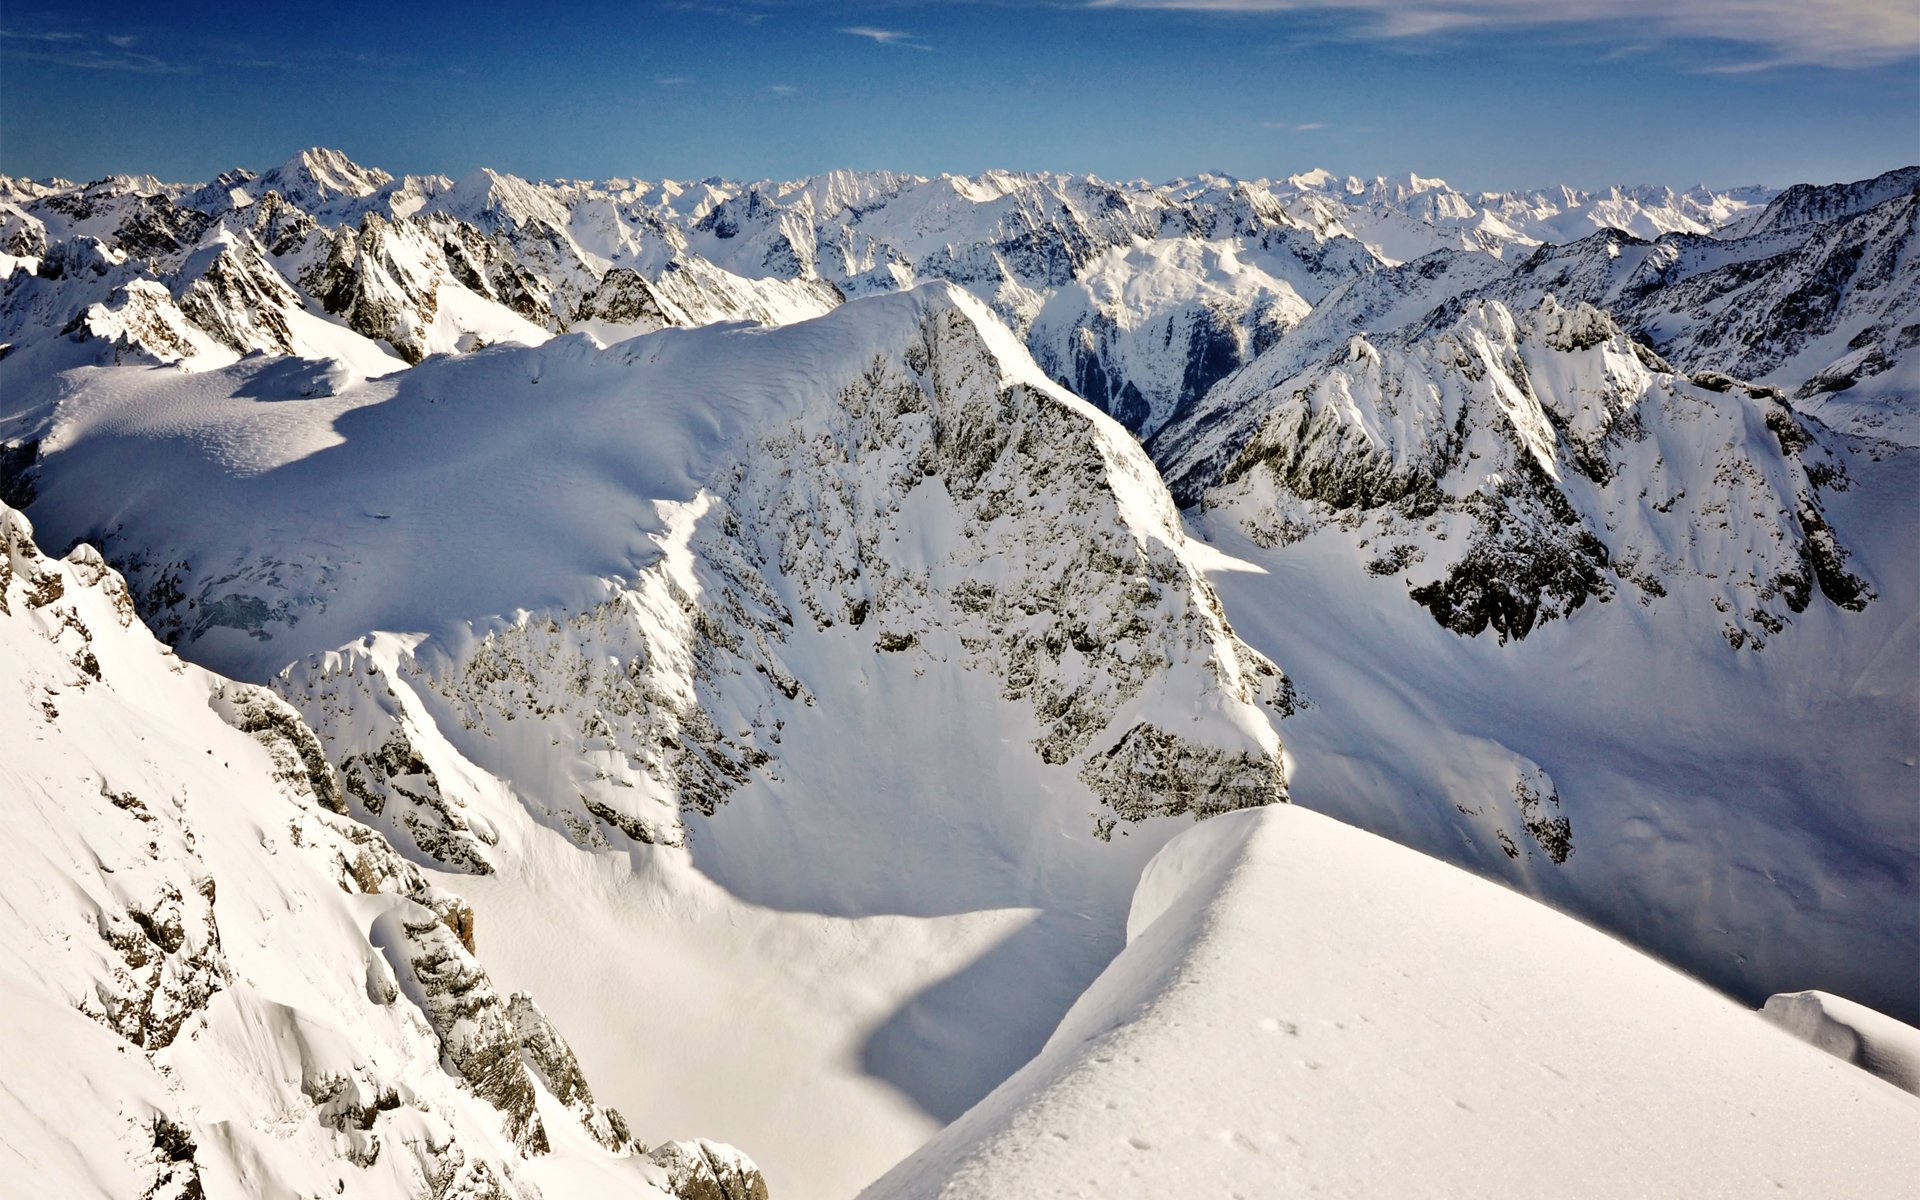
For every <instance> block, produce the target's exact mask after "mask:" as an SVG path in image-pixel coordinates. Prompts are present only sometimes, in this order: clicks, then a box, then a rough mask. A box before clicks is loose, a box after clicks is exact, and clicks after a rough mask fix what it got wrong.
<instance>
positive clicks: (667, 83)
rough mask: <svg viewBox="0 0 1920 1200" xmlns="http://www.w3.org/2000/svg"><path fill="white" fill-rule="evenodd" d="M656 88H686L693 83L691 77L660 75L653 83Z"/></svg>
mask: <svg viewBox="0 0 1920 1200" xmlns="http://www.w3.org/2000/svg"><path fill="white" fill-rule="evenodd" d="M653 82H654V84H655V86H658V87H686V86H687V85H688V84H690V83H692V82H693V76H691V75H662V76H661V77H660V78H658V79H656V80H654V81H653Z"/></svg>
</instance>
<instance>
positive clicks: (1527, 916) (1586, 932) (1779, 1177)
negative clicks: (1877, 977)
mask: <svg viewBox="0 0 1920 1200" xmlns="http://www.w3.org/2000/svg"><path fill="white" fill-rule="evenodd" d="M1770 1009H1771V1006H1770ZM1769 1015H1772V1014H1771V1011H1770V1012H1769ZM1909 1032H1910V1031H1909ZM1917 1116H1920V1102H1916V1101H1915V1099H1914V1098H1913V1097H1911V1096H1908V1095H1905V1094H1903V1093H1901V1092H1899V1091H1897V1090H1895V1089H1894V1088H1891V1087H1888V1086H1887V1085H1886V1084H1884V1083H1882V1082H1881V1081H1879V1080H1877V1079H1874V1078H1872V1077H1871V1076H1870V1075H1868V1074H1867V1073H1866V1072H1865V1071H1861V1070H1857V1069H1855V1068H1853V1067H1852V1066H1850V1065H1848V1064H1846V1063H1842V1062H1839V1061H1837V1060H1835V1059H1833V1058H1829V1057H1827V1056H1825V1055H1823V1054H1821V1053H1819V1052H1818V1051H1816V1050H1814V1049H1813V1048H1812V1047H1809V1046H1806V1045H1802V1044H1800V1043H1799V1042H1798V1041H1796V1040H1795V1039H1793V1038H1791V1037H1789V1036H1786V1035H1785V1034H1784V1033H1783V1032H1782V1031H1780V1030H1778V1029H1775V1028H1773V1027H1772V1026H1771V1025H1770V1024H1769V1023H1768V1022H1767V1021H1766V1020H1764V1019H1762V1018H1761V1016H1760V1015H1758V1014H1756V1013H1754V1012H1751V1011H1748V1010H1743V1009H1742V1008H1740V1007H1739V1006H1737V1005H1735V1004H1733V1003H1731V1002H1729V1001H1728V1000H1726V999H1725V998H1724V997H1722V996H1719V995H1717V994H1715V993H1714V992H1713V991H1711V990H1709V989H1708V988H1705V987H1703V986H1701V985H1700V984H1699V983H1697V982H1695V981H1694V980H1692V979H1690V978H1688V977H1687V976H1685V975H1682V974H1680V973H1679V972H1676V971H1673V970H1671V969H1669V968H1667V967H1664V966H1662V965H1660V964H1659V963H1656V962H1654V961H1653V960H1651V959H1649V958H1646V957H1645V956H1643V955H1641V954H1639V953H1637V952H1635V951H1633V950H1631V949H1629V948H1628V947H1626V946H1624V945H1622V944H1621V943H1619V942H1616V941H1614V940H1612V939H1610V938H1608V937H1606V936H1605V935H1603V934H1600V933H1598V932H1596V931H1595V930H1593V929H1590V928H1588V927H1586V926H1583V925H1581V924H1579V923H1578V922H1576V921H1573V920H1571V919H1569V918H1567V917H1564V916H1562V915H1560V914H1558V913H1555V912H1553V911H1552V910H1551V909H1548V908H1545V907H1543V906H1540V905H1536V904H1532V903H1529V902H1528V901H1526V900H1523V899H1521V898H1520V897H1518V896H1515V895H1514V894H1512V893H1511V892H1509V891H1507V890H1505V889H1503V888H1500V887H1497V886H1493V885H1491V884H1488V883H1487V882H1485V881H1484V880H1480V879H1476V878H1474V877H1473V876H1471V875H1468V874H1467V873H1465V872H1463V871H1459V870H1457V869H1455V868H1453V867H1449V866H1447V865H1445V864H1443V863H1441V862H1439V861H1436V860H1434V859H1431V858H1427V857H1426V856H1424V855H1421V854H1417V853H1415V852H1413V851H1410V850H1407V849H1405V848H1403V847H1400V846H1396V845H1394V844H1392V843H1390V842H1387V841H1385V840H1383V839H1380V838H1376V837H1373V836H1372V835H1370V834H1366V833H1362V832H1360V831H1359V830H1356V829H1352V828H1350V827H1348V826H1344V825H1341V824H1338V823H1336V822H1334V821H1331V820H1328V819H1327V818H1325V817H1323V816H1320V815H1318V814H1316V813H1312V812H1308V811H1305V810H1303V809H1300V808H1297V807H1286V808H1276V809H1268V810H1265V811H1260V812H1246V813H1235V814H1233V815H1231V816H1229V817H1225V818H1222V819H1221V820H1218V821H1212V822H1208V823H1207V824H1206V825H1204V826H1201V827H1199V828H1197V829H1194V830H1191V831H1189V832H1187V833H1185V834H1182V835H1181V836H1180V837H1179V838H1177V839H1175V840H1174V841H1173V842H1171V843H1169V844H1168V845H1167V846H1166V847H1165V848H1164V849H1163V850H1162V851H1161V852H1160V854H1159V855H1158V856H1157V857H1156V858H1155V859H1154V860H1153V862H1152V863H1151V864H1149V866H1148V868H1147V870H1146V872H1145V874H1144V875H1143V876H1142V878H1141V881H1140V885H1139V888H1138V889H1137V891H1136V892H1135V895H1134V903H1133V913H1132V916H1131V917H1130V919H1129V921H1128V925H1127V948H1126V950H1125V951H1124V952H1123V953H1122V954H1121V955H1120V956H1119V957H1118V958H1116V959H1115V960H1114V962H1113V963H1112V964H1111V965H1110V966H1109V967H1108V968H1107V970H1106V972H1105V973H1104V974H1102V975H1101V977H1100V978H1099V980H1097V981H1096V982H1095V983H1094V984H1093V986H1092V987H1091V988H1089V989H1088V990H1087V992H1086V994H1085V995H1084V996H1082V997H1081V999H1080V1001H1079V1003H1077V1004H1076V1005H1075V1006H1074V1008H1073V1011H1072V1012H1070V1013H1068V1014H1067V1016H1066V1018H1065V1019H1064V1020H1063V1021H1062V1022H1061V1023H1060V1027H1059V1029H1057V1030H1056V1031H1055V1033H1054V1035H1053V1037H1052V1039H1051V1040H1049V1041H1048V1043H1047V1046H1046V1048H1045V1049H1044V1050H1043V1051H1042V1052H1041V1053H1040V1055H1039V1056H1038V1057H1037V1058H1035V1059H1034V1061H1033V1062H1031V1063H1030V1064H1028V1065H1027V1066H1026V1067H1025V1068H1024V1069H1023V1070H1021V1071H1020V1073H1019V1074H1017V1075H1015V1076H1014V1077H1013V1078H1012V1079H1010V1080H1008V1081H1007V1083H1006V1084H1004V1085H1003V1086H1002V1087H1001V1088H1000V1089H999V1090H997V1091H996V1092H995V1093H994V1094H993V1095H992V1096H990V1097H988V1098H987V1099H986V1100H985V1101H983V1102H982V1103H981V1104H980V1105H978V1106H977V1107H976V1108H974V1109H973V1110H972V1111H970V1112H969V1113H967V1114H966V1115H965V1116H963V1117H961V1118H960V1119H959V1120H957V1121H955V1122H954V1123H953V1124H952V1125H950V1126H949V1127H947V1129H945V1130H944V1131H942V1132H941V1133H940V1134H939V1135H938V1136H936V1137H935V1138H934V1139H933V1140H932V1141H930V1142H929V1143H928V1144H927V1145H926V1146H925V1147H923V1148H922V1149H921V1150H920V1151H919V1152H918V1153H916V1154H914V1155H913V1156H912V1157H910V1158H909V1159H907V1160H906V1161H905V1162H904V1163H902V1164H900V1165H899V1166H898V1167H896V1168H895V1169H894V1170H893V1171H891V1172H889V1173H888V1174H887V1175H886V1176H885V1177H884V1178H882V1179H881V1180H880V1181H879V1182H877V1183H876V1184H874V1185H873V1187H871V1188H869V1189H868V1190H867V1191H866V1192H864V1193H863V1196H865V1197H866V1198H867V1200H887V1198H891V1197H901V1198H907V1197H912V1198H913V1200H920V1198H923V1197H941V1198H943V1200H962V1198H964V1197H983V1198H985V1197H991V1198H992V1200H1026V1198H1028V1197H1033V1198H1035V1200H1038V1198H1040V1197H1045V1198H1047V1200H1054V1198H1056V1197H1088V1198H1096V1197H1097V1198H1128V1200H1131V1198H1133V1197H1140V1198H1142V1200H1144V1198H1147V1197H1162V1196H1174V1195H1180V1196H1197V1195H1245V1196H1262V1195H1275V1194H1290V1193H1292V1192H1295V1191H1298V1192H1302V1193H1306V1192H1312V1193H1315V1194H1325V1195H1333V1196H1356V1197H1358V1196H1381V1195H1400V1194H1405V1193H1407V1192H1409V1191H1412V1192H1417V1193H1421V1194H1436V1195H1530V1194H1533V1193H1535V1192H1537V1191H1540V1190H1542V1189H1544V1190H1546V1191H1550V1192H1552V1193H1554V1194H1555V1195H1566V1196H1582V1197H1584V1196H1594V1197H1601V1196H1616V1195H1621V1194H1660V1195H1687V1196H1725V1197H1740V1196H1750V1195H1755V1194H1765V1193H1768V1192H1773V1191H1777V1190H1785V1191H1796V1190H1804V1191H1808V1192H1813V1193H1817V1194H1819V1195H1823V1196H1859V1197H1876V1196H1884V1195H1893V1194H1898V1193H1900V1192H1902V1191H1903V1190H1905V1189H1906V1188H1907V1187H1908V1186H1909V1183H1910V1181H1911V1179H1912V1178H1913V1176H1914V1174H1915V1172H1916V1171H1920V1151H1916V1148H1915V1146H1914V1143H1913V1139H1912V1137H1911V1136H1910V1135H1911V1132H1912V1129H1913V1124H1914V1121H1915V1119H1916V1117H1917ZM1542 1138H1545V1139H1546V1143H1547V1144H1548V1145H1549V1146H1550V1147H1551V1151H1552V1156H1551V1162H1546V1161H1543V1160H1541V1159H1540V1158H1538V1157H1537V1156H1535V1155H1532V1154H1530V1153H1529V1152H1527V1151H1524V1150H1522V1151H1516V1150H1515V1146H1516V1144H1522V1145H1533V1144H1535V1143H1537V1142H1538V1141H1539V1140H1540V1139H1542Z"/></svg>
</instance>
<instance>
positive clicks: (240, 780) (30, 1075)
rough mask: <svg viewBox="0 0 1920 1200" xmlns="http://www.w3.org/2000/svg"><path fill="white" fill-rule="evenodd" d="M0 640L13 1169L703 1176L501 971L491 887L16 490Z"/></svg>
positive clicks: (267, 1189)
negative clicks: (492, 932) (49, 546)
mask: <svg viewBox="0 0 1920 1200" xmlns="http://www.w3.org/2000/svg"><path fill="white" fill-rule="evenodd" d="M0 644H4V646H5V654H4V656H3V657H0V661H4V663H5V671H6V674H7V678H8V686H7V689H6V693H7V699H6V701H5V703H6V705H7V708H8V710H9V711H7V712H6V714H5V716H4V721H5V727H6V728H7V729H8V730H9V731H10V732H9V739H8V754H7V756H6V758H5V760H4V761H0V794H4V795H5V796H6V798H7V801H8V803H7V806H6V813H7V815H6V820H7V830H8V837H7V844H8V846H9V851H8V861H7V871H6V874H5V878H4V879H0V905H4V907H5V909H6V911H7V912H8V913H9V919H8V921H7V923H6V928H5V930H4V932H3V933H0V945H3V946H4V949H5V956H6V961H7V964H8V967H7V974H6V979H5V981H4V984H0V1011H3V1012H4V1013H5V1014H6V1022H7V1027H8V1029H9V1031H10V1034H9V1042H8V1065H7V1077H6V1083H7V1086H6V1088H5V1090H4V1093H0V1146H4V1147H5V1148H6V1150H7V1152H8V1157H9V1159H10V1161H11V1162H12V1164H13V1165H12V1167H11V1168H10V1170H11V1171H12V1172H13V1175H12V1180H11V1182H12V1184H13V1186H16V1187H19V1188H21V1189H23V1190H24V1191H27V1192H34V1193H37V1194H46V1195H62V1196H93V1195H100V1196H114V1197H131V1196H146V1197H171V1196H206V1197H210V1198H213V1200H220V1198H223V1197H234V1198H237V1197H242V1196H261V1195H271V1196H279V1195H287V1196H291V1195H294V1194H316V1193H324V1194H329V1195H332V1194H343V1195H348V1196H370V1197H376V1196H385V1197H396V1198H397V1197H415V1196H423V1195H432V1196H441V1197H495V1198H506V1197H529V1198H530V1197H534V1196H537V1195H539V1194H540V1191H539V1186H540V1183H541V1182H542V1181H543V1180H552V1179H559V1178H566V1179H569V1180H573V1181H576V1182H578V1181H580V1180H584V1179H587V1178H591V1179H593V1180H594V1181H595V1183H594V1185H593V1186H594V1194H604V1195H630V1196H646V1195H652V1196H658V1195H662V1194H667V1193H671V1194H677V1195H690V1194H691V1193H687V1192H685V1191H677V1192H676V1191H673V1184H674V1178H673V1176H672V1174H671V1172H670V1170H668V1169H666V1168H664V1167H662V1166H660V1165H657V1164H655V1163H653V1162H652V1161H650V1160H648V1159H647V1158H646V1157H644V1147H639V1146H637V1145H636V1144H635V1143H634V1142H633V1141H632V1138H631V1136H630V1135H629V1133H628V1132H627V1129H626V1126H625V1124H624V1122H623V1121H622V1120H621V1119H620V1117H619V1114H617V1113H615V1112H613V1111H612V1110H610V1109H606V1108H604V1107H601V1106H599V1105H596V1104H595V1103H594V1099H593V1094H592V1092H591V1090H590V1089H589V1088H588V1087H587V1084H586V1081H585V1080H584V1078H583V1077H582V1076H581V1073H580V1070H579V1066H578V1063H577V1061H576V1060H575V1059H574V1057H573V1055H572V1051H571V1050H570V1049H569V1048H568V1046H567V1044H566V1042H565V1041H564V1040H563V1039H562V1038H561V1037H560V1035H559V1033H558V1031H557V1030H555V1029H554V1028H553V1026H552V1024H551V1023H550V1022H548V1021H547V1020H546V1018H545V1016H544V1015H543V1014H542V1013H541V1012H540V1010H539V1009H538V1007H537V1006H535V1005H534V1003H533V1001H532V999H531V998H529V997H527V996H524V995H515V996H513V997H512V998H511V1000H507V999H504V998H502V997H501V996H500V995H499V993H498V992H497V991H496V990H495V989H494V988H493V985H492V983H491V981H490V980H489V978H488V976H487V972H486V970H485V969H484V967H482V966H481V964H480V962H479V961H478V960H477V959H476V958H475V956H474V953H473V951H474V940H475V930H474V923H473V912H472V909H471V908H469V907H468V906H467V905H466V904H465V903H464V902H463V901H461V900H460V899H459V898H458V897H455V896H453V895H451V894H450V893H447V892H445V891H444V890H442V889H440V888H437V887H434V886H432V885H430V884H429V883H428V882H427V881H426V880H425V879H424V878H423V877H422V876H421V874H420V872H419V871H418V870H417V869H415V868H414V867H413V866H412V865H411V864H409V863H407V862H405V861H404V860H403V859H401V858H400V857H399V856H398V855H396V854H394V852H393V851H392V850H391V849H390V848H389V847H388V846H387V844H386V843H385V842H384V841H382V840H381V839H380V838H379V837H378V836H377V835H375V834H373V833H372V832H371V831H369V830H367V829H365V828H363V827H361V826H359V825H357V824H356V823H354V822H353V821H351V820H349V819H347V818H346V817H345V816H343V815H339V813H340V809H341V807H342V805H341V803H340V797H339V795H338V793H337V791H336V790H335V788H334V782H333V775H332V771H331V768H329V767H328V765H327V764H326V762H325V761H324V759H320V758H319V757H318V747H319V743H318V741H317V739H316V738H315V737H314V735H313V733H312V732H311V731H309V730H308V729H307V728H306V726H305V725H304V724H302V723H301V721H300V720H299V718H298V717H297V716H296V715H295V714H294V713H293V711H292V710H291V709H290V708H288V707H287V705H286V704H285V703H284V702H283V701H281V700H279V699H278V698H277V697H276V696H274V695H273V694H272V693H271V692H269V691H267V690H265V689H263V688H260V687H256V686H252V685H248V684H241V683H236V682H233V681H231V680H225V679H221V678H219V677H218V676H214V675H211V674H209V673H207V672H206V671H203V670H201V669H200V668H197V667H190V666H188V665H186V664H185V663H182V662H181V661H180V660H179V659H178V658H176V657H174V656H173V654H172V652H171V651H169V650H167V649H166V648H165V647H163V646H161V645H160V644H159V643H157V642H156V641H154V640H153V638H152V636H151V635H150V634H149V633H148V632H147V630H146V629H145V628H144V627H143V626H142V625H141V624H140V623H139V622H138V620H137V619H136V617H135V614H134V606H133V603H132V599H131V597H130V595H129V594H128V592H127V589H126V586H125V584H124V583H123V582H122V580H121V579H120V577H119V576H118V575H116V574H115V573H114V572H113V571H111V570H110V569H108V568H107V567H106V566H105V565H104V563H103V562H102V561H101V559H100V556H99V555H98V554H97V553H96V552H95V551H94V550H93V549H92V548H91V547H88V546H84V545H83V546H80V547H78V548H76V549H75V550H74V551H73V552H72V553H71V554H69V555H68V556H67V558H66V559H65V560H64V561H57V560H54V559H51V558H48V557H47V556H45V555H44V554H43V553H42V552H41V551H40V550H39V548H38V547H37V546H36V545H35V543H34V541H33V538H32V534H31V531H30V529H29V527H28V525H27V523H26V521H25V519H24V518H23V517H21V516H20V515H19V514H18V513H17V512H15V511H14V510H12V509H10V508H0ZM743 1170H745V1171H747V1172H753V1168H752V1166H751V1164H750V1163H747V1164H746V1165H745V1166H744V1168H743ZM23 1171H24V1174H22V1172H23ZM753 1177H754V1178H755V1179H757V1178H758V1176H757V1172H755V1173H754V1175H753ZM761 1194H764V1185H762V1193H761Z"/></svg>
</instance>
